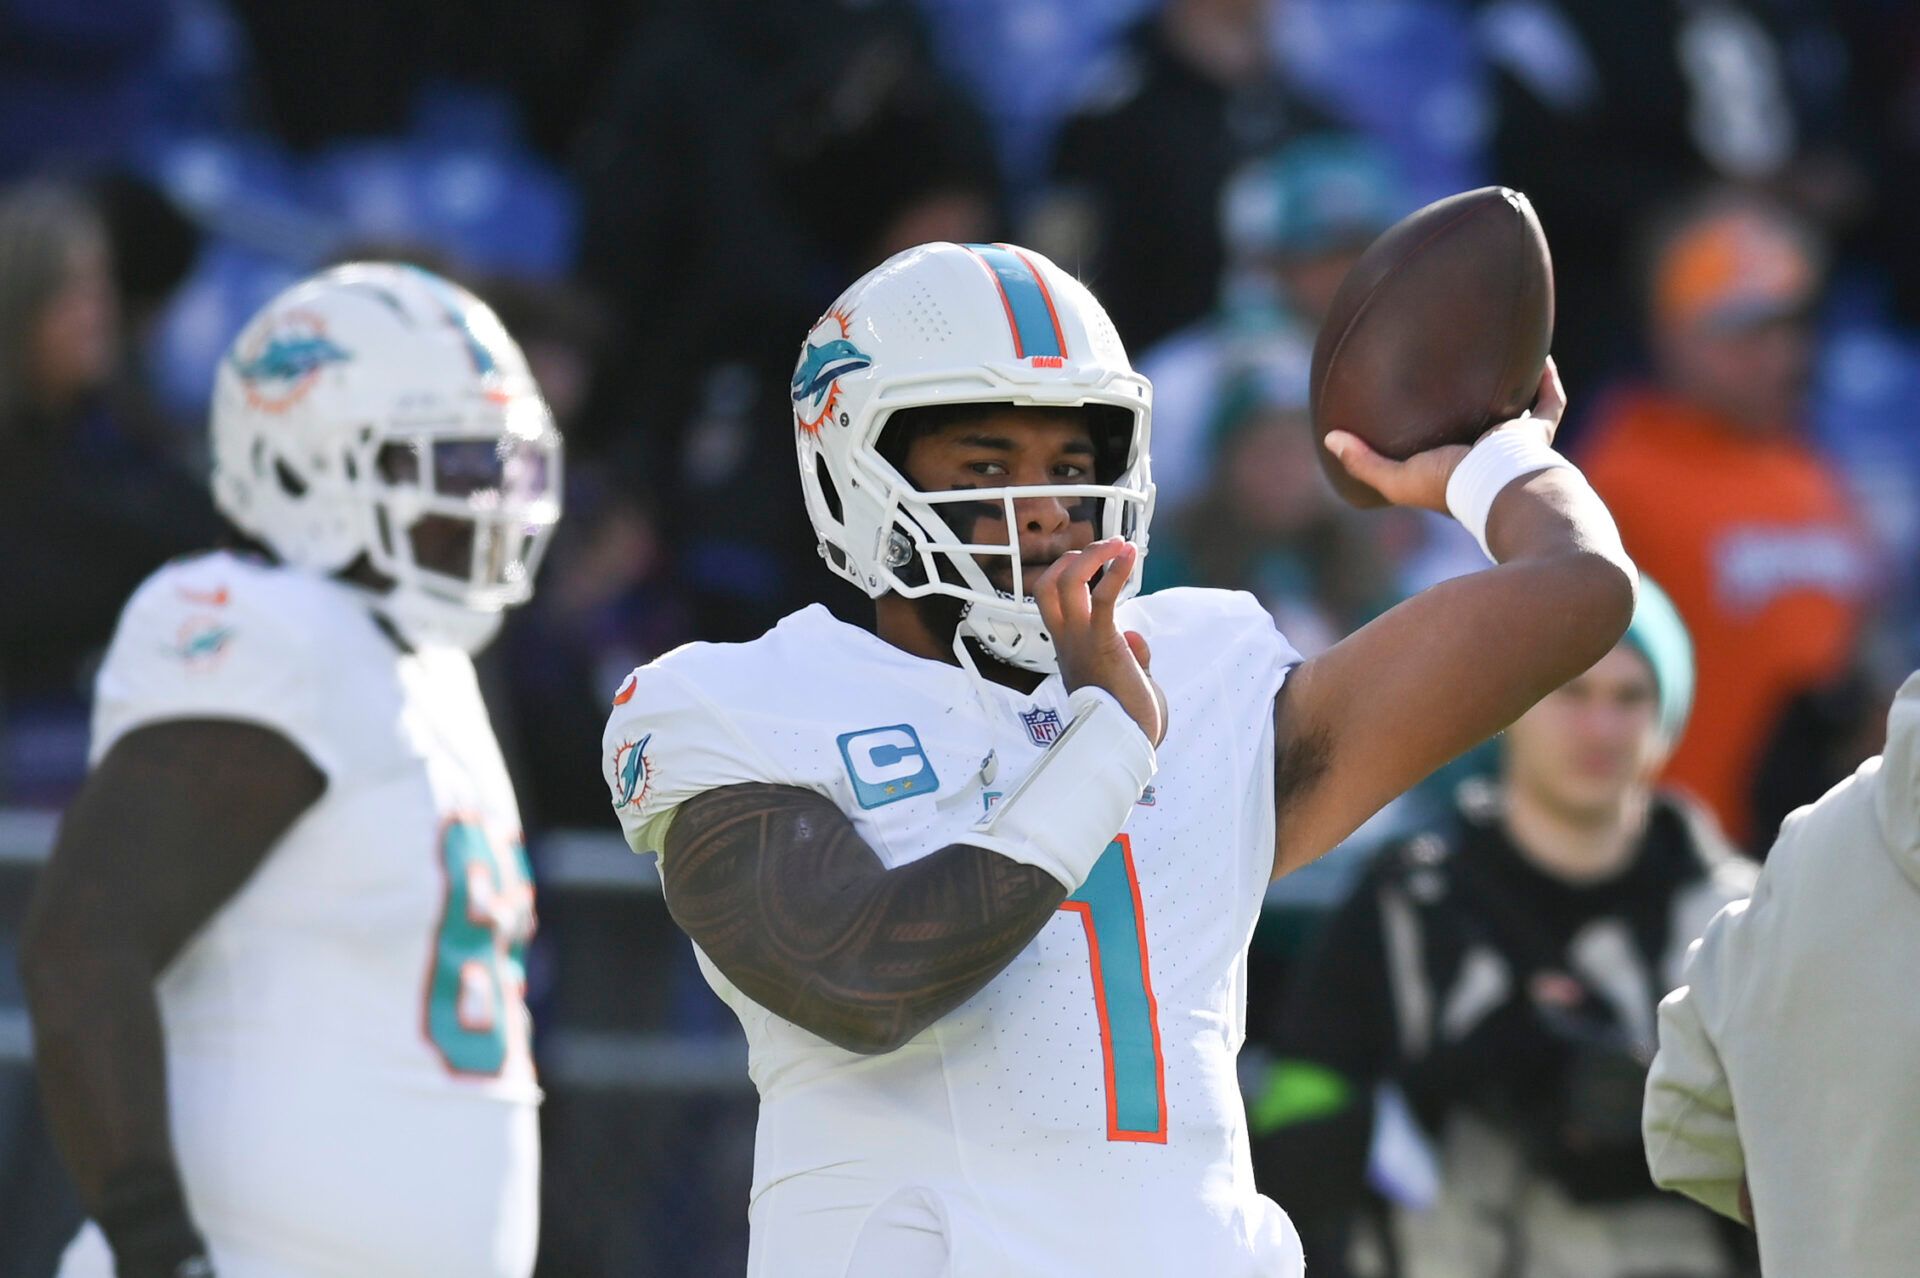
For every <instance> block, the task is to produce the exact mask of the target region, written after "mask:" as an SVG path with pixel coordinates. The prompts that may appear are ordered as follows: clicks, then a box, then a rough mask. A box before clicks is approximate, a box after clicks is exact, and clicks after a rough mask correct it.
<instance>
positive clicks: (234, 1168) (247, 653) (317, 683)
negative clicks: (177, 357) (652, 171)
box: [22, 264, 561, 1278]
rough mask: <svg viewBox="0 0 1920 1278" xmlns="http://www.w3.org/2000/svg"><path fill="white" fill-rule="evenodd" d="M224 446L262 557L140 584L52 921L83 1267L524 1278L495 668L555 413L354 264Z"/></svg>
mask: <svg viewBox="0 0 1920 1278" xmlns="http://www.w3.org/2000/svg"><path fill="white" fill-rule="evenodd" d="M212 445H213V449H212V451H213V460H214V469H213V490H214V496H215V500H216V502H217V503H218V505H219V507H220V509H221V510H222V511H223V512H224V513H225V515H226V516H227V518H228V520H229V521H230V522H231V523H232V524H233V526H234V528H235V529H236V530H237V532H238V533H239V537H238V538H237V542H238V544H239V545H240V546H242V547H244V548H243V549H231V550H220V551H215V552H213V553H209V554H204V555H200V556H197V557H194V558H189V559H184V560H179V561H176V562H174V563H172V564H169V565H167V566H166V567H164V568H162V569H161V570H160V571H159V572H157V573H155V574H154V575H153V576H152V577H151V578H149V579H148V580H147V581H146V582H145V583H144V584H143V585H142V586H141V587H140V588H139V590H138V591H136V592H135V593H134V595H133V598H132V599H131V600H130V601H129V602H128V604H127V606H126V610H125V612H124V613H123V614H122V616H121V619H120V624H119V628H118V630H117V632H116V633H115V636H114V640H113V644H112V646H111V648H110V649H109V651H108V654H107V657H106V660H105V664H104V665H103V666H102V668H101V670H100V675H99V682H98V687H97V700H96V704H95V708H94V725H93V742H92V756H93V767H92V771H91V772H90V774H89V776H88V778H87V780H86V783H85V785H84V786H83V788H82V789H81V792H80V794H79V797H78V798H77V799H76V800H75V801H74V804H73V807H72V808H71V809H70V810H69V812H68V813H67V817H66V821H65V824H64V826H63V827H62V830H61V833H60V837H59V841H58V844H57V846H56V847H55V849H54V852H53V856H52V859H51V860H50V861H49V863H48V864H47V867H46V870H45V872H44V874H43V875H42V878H41V881H40V885H39V887H38V890H37V894H36V897H35V900H34V903H33V907H32V910H31V914H30V918H29V921H28V929H27V935H26V938H25V942H24V948H23V957H22V967H23V970H24V972H25V975H26V979H27V987H28V997H29V1000H30V1005H31V1011H32V1015H33V1025H34V1033H35V1045H36V1052H37V1055H38V1061H39V1075H40V1082H41V1087H42V1091H43V1095H44V1098H45V1103H46V1108H47V1112H48V1115H49V1116H50V1119H51V1123H52V1128H53V1132H54V1137H55V1140H56V1142H57V1144H58V1146H59V1150H60V1153H61V1155H62V1157H63V1158H64V1159H65V1161H66V1163H67V1166H68V1168H69V1169H70V1170H71V1172H72V1174H73V1177H74V1180H75V1182H76V1183H77V1185H78V1187H79V1190H80V1194H81V1197H82V1199H83V1201H84V1203H85V1205H86V1207H87V1209H88V1211H89V1213H90V1215H91V1217H92V1222H91V1223H89V1224H88V1225H86V1226H85V1227H84V1228H83V1230H82V1232H81V1234H80V1235H79V1237H78V1238H76V1239H75V1241H74V1243H73V1244H72V1246H71V1247H69V1248H68V1250H67V1253H66V1256H65V1258H64V1259H63V1261H62V1266H61V1269H60V1274H61V1276H62V1278H91V1276H93V1275H101V1276H103V1278H104V1276H106V1275H111V1274H118V1275H119V1278H161V1276H167V1278H188V1276H189V1275H204V1274H209V1273H218V1274H219V1275H221V1276H222V1278H247V1276H248V1275H264V1276H272V1278H280V1276H282V1275H289V1274H300V1275H323V1274H325V1275H340V1276H341V1278H346V1276H347V1275H356V1276H364V1275H368V1274H381V1275H421V1276H422V1278H426V1276H428V1275H435V1276H438V1275H447V1274H461V1275H470V1274H471V1275H502V1276H507V1275H524V1274H526V1273H527V1272H528V1271H529V1270H530V1269H531V1268H532V1265H533V1257H534V1246H535V1240H536V1232H537V1226H538V1203H537V1192H538V1182H539V1140H538V1131H537V1127H536V1114H535V1110H536V1106H537V1105H538V1102H539V1099H540V1092H539V1089H538V1087H537V1086H536V1084H535V1080H534V1073H533V1066H532V1062H531V1059H530V1057H529V1054H528V1024H527V1014H526V1007H525V1003H524V1000H523V986H524V978H523V971H522V955H523V952H524V948H525V946H526V944H527V941H528V938H529V936H530V935H531V933H532V929H533V888H532V884H531V882H530V879H529V876H528V870H527V862H526V856H525V852H524V851H523V849H522V847H521V843H520V837H521V836H520V828H519V818H518V815H517V812H516V809H515V804H514V796H513V790H512V787H511V785H510V783H509V781H508V779H507V773H506V769H505V767H504V766H503V765H502V763H501V758H500V751H499V748H498V746H497V745H496V744H495V742H494V738H493V732H492V729H491V726H490V725H489V723H488V719H487V712H486V708H485V706H484V705H483V704H482V702H481V699H480V694H479V691H478V688H477V686H476V684H475V681H474V672H473V664H472V661H471V660H470V657H469V654H470V653H472V652H474V651H476V650H478V649H479V648H480V647H482V646H483V645H484V644H485V643H486V642H487V641H488V639H489V638H491V637H492V635H493V633H494V631H495V630H496V629H497V628H498V626H499V624H500V621H501V617H502V614H503V612H504V610H505V609H506V608H508V607H511V606H513V605H515V604H518V603H522V602H524V601H525V600H526V599H528V598H529V596H530V594H531V592H532V587H533V575H534V570H535V568H536V567H537V565H538V563H539V560H540V555H541V551H542V549H543V548H544V546H545V544H546V541H547V539H548V536H549V534H550V532H551V530H552V528H553V525H554V522H555V520H556V519H557V518H558V517H559V510H560V499H559V492H560V489H559V481H560V460H561V449H560V440H559V437H558V436H557V434H556V432H555V430H554V426H553V422H552V418H551V416H550V415H549V413H548V411H547V407H546V405H545V403H544V402H543V401H542V399H541V397H540V394H539V391H538V390H537V388H536V387H535V385H534V382H533V378H532V376H531V374H530V373H529V372H528V369H527V364H526V361H525V359H524V358H523V357H522V355H521V352H520V350H519V348H518V347H517V346H515V344H514V343H513V341H512V339H511V338H510V337H508V335H507V333H506V331H505V330H504V329H503V328H502V327H501V326H500V322H499V320H498V319H497V318H495V316H494V314H493V312H492V311H490V310H489V309H488V308H487V307H486V306H485V305H483V304H482V303H481V302H480V301H479V300H478V299H476V298H475V297H473V296H472V295H471V294H469V293H467V292H465V291H463V290H461V289H459V288H456V287H454V286H453V285H451V284H449V283H447V282H446V281H444V280H442V279H440V278H438V277H436V276H433V275H430V274H428V273H426V272H424V271H419V270H415V269H412V268H409V267H401V266H392V265H382V264H359V265H351V266H343V267H340V268H337V269H334V270H330V271H327V272H326V273H324V274H321V275H318V276H316V277H313V278H311V279H309V280H306V281H304V282H302V283H301V284H298V285H296V286H295V287H293V288H291V289H289V290H288V291H286V292H285V293H282V294H281V295H280V296H278V297H276V298H275V299H273V301H271V302H269V303H268V304H267V306H266V307H265V309H263V310H262V311H261V312H260V313H259V314H258V315H256V316H255V317H254V318H253V319H252V321H251V322H249V323H248V325H247V326H246V328H245V329H244V330H243V331H242V332H241V334H240V335H239V337H238V338H237V339H236V340H235V342H234V345H233V347H232V349H231V351H230V352H229V353H228V355H227V356H226V358H225V359H224V360H223V361H222V363H221V366H220V370H219V373H218V380H217V384H216V386H215V390H214V399H213V411H212Z"/></svg>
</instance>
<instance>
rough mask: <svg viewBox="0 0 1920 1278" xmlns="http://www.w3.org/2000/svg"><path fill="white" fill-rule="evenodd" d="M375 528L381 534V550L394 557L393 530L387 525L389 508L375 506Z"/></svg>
mask: <svg viewBox="0 0 1920 1278" xmlns="http://www.w3.org/2000/svg"><path fill="white" fill-rule="evenodd" d="M373 526H374V529H375V530H376V531H378V532H379V534H380V549H381V551H382V552H384V553H385V554H386V555H387V556H388V557H389V558H391V557H392V555H393V528H392V526H391V525H389V524H388V523H387V508H386V507H385V506H382V505H379V504H377V503H376V504H375V505H374V508H373Z"/></svg>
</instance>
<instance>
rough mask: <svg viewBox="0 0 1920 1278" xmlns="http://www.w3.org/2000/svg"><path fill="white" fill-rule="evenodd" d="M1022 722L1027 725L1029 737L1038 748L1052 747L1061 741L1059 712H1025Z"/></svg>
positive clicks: (1023, 712)
mask: <svg viewBox="0 0 1920 1278" xmlns="http://www.w3.org/2000/svg"><path fill="white" fill-rule="evenodd" d="M1020 722H1022V723H1024V724H1026V725H1027V736H1028V737H1029V738H1031V739H1032V741H1033V743H1034V744H1035V745H1037V746H1050V745H1052V744H1053V743H1054V742H1056V741H1058V740H1059V739H1060V712H1059V711H1058V710H1023V711H1021V713H1020Z"/></svg>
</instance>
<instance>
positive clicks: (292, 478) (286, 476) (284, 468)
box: [273, 458, 307, 497]
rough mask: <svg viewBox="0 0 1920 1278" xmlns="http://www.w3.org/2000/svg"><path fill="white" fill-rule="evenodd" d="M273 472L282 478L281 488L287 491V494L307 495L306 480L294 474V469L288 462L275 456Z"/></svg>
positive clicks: (292, 495) (295, 495) (291, 495)
mask: <svg viewBox="0 0 1920 1278" xmlns="http://www.w3.org/2000/svg"><path fill="white" fill-rule="evenodd" d="M273 473H274V475H275V477H277V478H278V479H279V480H280V490H281V491H282V492H284V493H286V495H287V496H289V497H305V496H306V495H307V484H306V481H305V480H303V479H301V478H300V476H298V475H296V474H294V473H293V471H292V469H291V468H290V467H288V465H287V463H286V462H284V461H282V460H280V459H279V458H275V459H274V463H273Z"/></svg>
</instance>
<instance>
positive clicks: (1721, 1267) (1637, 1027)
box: [1251, 580, 1753, 1278]
mask: <svg viewBox="0 0 1920 1278" xmlns="http://www.w3.org/2000/svg"><path fill="white" fill-rule="evenodd" d="M1692 682H1693V667H1692V654H1691V650H1690V647H1689V644H1688V640H1687V635H1686V631H1685V629H1684V628H1683V627H1682V625H1681V623H1680V619H1679V616H1678V614H1677V613H1675V612H1674V610H1673V607H1672V605H1671V603H1669V602H1668V601H1667V599H1666V597H1665V596H1664V595H1663V594H1662V593H1661V592H1660V591H1659V589H1658V588H1657V587H1655V586H1653V585H1652V584H1651V583H1649V582H1647V581H1645V580H1643V581H1642V583H1641V595H1640V604H1639V606H1638V608H1637V609H1636V612H1635V616H1634V621H1633V625H1632V627H1631V628H1630V629H1629V631H1628V633H1627V637H1626V638H1625V639H1624V640H1623V641H1622V642H1621V644H1620V645H1619V646H1618V647H1616V648H1615V649H1614V650H1613V651H1612V652H1611V653H1609V654H1608V655H1607V656H1606V657H1604V658H1603V659H1602V660H1601V661H1600V662H1599V663H1598V664H1597V665H1595V666H1594V667H1593V668H1592V669H1591V670H1589V671H1588V672H1587V673H1586V674H1583V675H1581V676H1580V677H1579V678H1577V679H1575V680H1573V681H1572V682H1570V683H1568V684H1567V685H1566V686H1564V687H1562V688H1561V689H1559V690H1558V691H1557V692H1554V693H1552V694H1550V695H1549V696H1548V697H1547V698H1546V699H1545V700H1543V701H1541V702H1540V703H1539V705H1537V706H1536V707H1534V709H1533V710H1531V711H1529V712H1528V713H1527V714H1526V715H1524V716H1522V717H1521V718H1520V719H1519V720H1518V721H1517V722H1516V723H1514V725H1513V726H1512V727H1511V728H1510V729H1509V730H1508V732H1507V733H1506V735H1505V737H1504V739H1503V742H1502V751H1501V764H1500V769H1499V775H1498V778H1497V781H1496V782H1495V783H1491V784H1489V783H1486V782H1481V783H1479V784H1477V785H1474V786H1471V787H1469V788H1468V789H1466V790H1463V791H1462V792H1461V796H1460V799H1459V801H1458V803H1457V804H1456V811H1455V814H1454V815H1455V818H1456V819H1455V820H1454V821H1453V823H1452V825H1451V828H1447V829H1440V830H1434V831H1432V832H1429V833H1426V834H1422V835H1419V836H1417V837H1415V838H1413V839H1411V840H1408V841H1406V842H1404V843H1401V844H1398V845H1395V846H1393V847H1390V848H1389V849H1387V850H1386V851H1384V852H1383V853H1382V854H1381V855H1380V856H1379V858H1378V859H1377V860H1376V861H1375V863H1374V864H1373V865H1372V866H1371V867H1370V868H1369V870H1368V871H1367V872H1366V874H1365V875H1364V876H1363V878H1362V879H1361V881H1360V883H1359V884H1358V886H1357V888H1356V890H1355V891H1354V893H1353V894H1352V896H1351V897H1350V898H1349V899H1348V900H1347V901H1346V903H1345V904H1344V905H1343V906H1341V907H1340V908H1339V909H1338V910H1337V911H1336V912H1335V914H1334V915H1333V916H1332V918H1331V919H1330V920H1329V922H1328V924H1327V926H1326V928H1325V930H1324V931H1323V932H1322V934H1321V935H1320V937H1319V938H1318V941H1317V943H1316V945H1315V947H1314V948H1313V949H1312V950H1310V951H1309V953H1308V956H1307V958H1306V960H1305V961H1304V964H1303V966H1302V968H1301V970H1300V971H1299V972H1298V973H1297V979H1296V980H1295V981H1294V983H1293V985H1292V988H1291V990H1290V991H1289V994H1288V996H1287V1002H1286V1005H1285V1008H1284V1010H1283V1012H1282V1015H1281V1017H1280V1020H1279V1028H1278V1030H1277V1038H1276V1041H1274V1042H1273V1043H1271V1044H1270V1045H1269V1046H1270V1048H1271V1050H1272V1052H1273V1055H1274V1057H1275V1063H1274V1064H1273V1065H1272V1067H1271V1069H1270V1071H1269V1074H1268V1077H1267V1080H1266V1086H1265V1088H1264V1089H1263V1090H1261V1091H1258V1092H1256V1093H1254V1094H1253V1096H1252V1098H1251V1107H1252V1115H1251V1118H1252V1130H1253V1133H1254V1166H1255V1171H1256V1174H1257V1175H1258V1177H1259V1179H1260V1181H1261V1187H1262V1189H1263V1190H1264V1191H1265V1192H1267V1193H1269V1194H1272V1195H1274V1196H1276V1197H1277V1198H1279V1199H1280V1200H1282V1201H1284V1202H1286V1203H1287V1206H1288V1210H1289V1211H1290V1212H1292V1213H1293V1216H1294V1219H1295V1220H1296V1221H1297V1222H1298V1224H1299V1227H1300V1231H1301V1235H1302V1238H1303V1239H1304V1241H1305V1244H1306V1252H1307V1259H1308V1263H1309V1265H1310V1266H1311V1267H1312V1271H1313V1272H1314V1273H1315V1274H1316V1275H1322V1276H1324V1275H1330V1274H1331V1275H1336V1276H1341V1275H1362V1274H1393V1275H1397V1276H1398V1278H1488V1276H1489V1275H1500V1276H1502V1278H1544V1276H1546V1275H1554V1274H1571V1273H1577V1274H1581V1275H1583V1276H1584V1278H1627V1276H1628V1275H1632V1276H1633V1278H1647V1276H1650V1275H1659V1276H1660V1278H1727V1276H1731V1275H1734V1274H1738V1273H1741V1272H1743V1271H1742V1270H1741V1268H1740V1265H1741V1263H1742V1262H1741V1261H1740V1260H1739V1258H1738V1255H1737V1253H1736V1251H1735V1250H1733V1249H1732V1248H1731V1247H1730V1246H1729V1244H1728V1242H1727V1241H1726V1237H1727V1236H1726V1234H1725V1233H1724V1231H1723V1230H1722V1228H1721V1227H1720V1226H1719V1225H1718V1224H1717V1223H1716V1222H1715V1221H1714V1219H1713V1217H1712V1216H1711V1215H1709V1214H1708V1213H1707V1212H1705V1211H1704V1210H1703V1209H1700V1208H1698V1207H1696V1206H1694V1205H1692V1204H1689V1203H1686V1202H1684V1201H1682V1200H1680V1199H1678V1198H1674V1197H1668V1196H1666V1195H1663V1194H1661V1193H1660V1192H1659V1191H1657V1190H1656V1189H1655V1188H1654V1186H1653V1185H1652V1183H1651V1181H1650V1180H1649V1179H1648V1175H1647V1169H1646V1161H1645V1156H1644V1154H1643V1153H1642V1150H1641V1144H1640V1133H1639V1113H1640V1096H1641V1092H1642V1089H1643V1087H1644V1083H1645V1079H1646V1071H1647V1063H1648V1061H1649V1060H1650V1059H1651V1057H1652V1053H1653V1047H1654V1042H1655V1038H1654V1035H1655V1029H1654V1026H1655V1020H1654V1009H1655V1007H1656V1005H1657V1004H1658V1002H1659V1000H1660V997H1661V996H1662V995H1663V994H1664V993H1665V992H1666V991H1667V990H1669V989H1671V988H1673V986H1674V985H1675V984H1677V983H1678V973H1679V970H1680V964H1681V961H1682V958H1683V956H1684V953H1685V949H1686V946H1687V944H1688V942H1689V941H1691V940H1692V939H1693V937H1695V936H1696V935H1698V934H1699V931H1700V928H1701V926H1702V925H1703V924H1704V922H1705V921H1706V920H1707V919H1708V918H1710V917H1712V915H1713V914H1714V913H1715V912H1716V911H1717V910H1718V909H1719V908H1720V907H1721V906H1722V905H1724V904H1725V903H1726V902H1728V901H1730V900H1734V899H1738V898H1739V897H1743V896H1745V895H1746V894H1747V892H1748V890H1749V889H1750V885H1751V882H1752V872H1753V871H1752V866H1751V864H1750V863H1748V862H1745V861H1744V860H1742V859H1740V858H1739V857H1737V855H1736V854H1734V853H1733V852H1732V851H1731V849H1730V846H1729V845H1728V844H1727V843H1726V842H1725V841H1724V840H1723V839H1722V837H1721V836H1720V835H1719V833H1718V832H1717V830H1716V829H1715V828H1714V826H1713V825H1712V822H1711V819H1710V818H1709V817H1707V816H1706V815H1705V813H1704V812H1703V811H1701V810H1699V809H1697V808H1694V807H1692V806H1691V805H1689V804H1688V803H1686V802H1684V801H1683V800H1681V799H1679V798H1678V797H1677V796H1674V795H1670V794H1667V793H1663V792H1661V791H1658V790H1656V789H1654V787H1653V785H1652V778H1653V775H1654V772H1655V770H1656V769H1657V768H1658V766H1659V764H1660V762H1661V760H1662V758H1663V757H1664V755H1665V753H1666V750H1667V749H1668V747H1669V746H1670V745H1671V743H1672V741H1673V740H1674V738H1675V736H1676V735H1677V734H1678V732H1679V729H1680V727H1681V726H1682V725H1683V723H1684V722H1685V719H1686V714H1687V709H1688V704H1689V701H1690V699H1691V689H1692Z"/></svg>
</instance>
